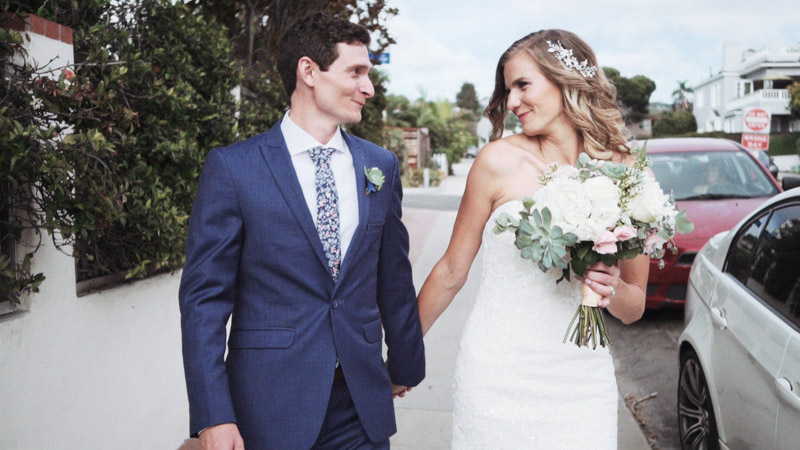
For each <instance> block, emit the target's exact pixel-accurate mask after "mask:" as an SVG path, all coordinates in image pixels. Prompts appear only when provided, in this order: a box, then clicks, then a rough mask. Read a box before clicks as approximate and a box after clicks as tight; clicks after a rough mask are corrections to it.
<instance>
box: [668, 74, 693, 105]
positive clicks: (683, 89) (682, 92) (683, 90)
mask: <svg viewBox="0 0 800 450" xmlns="http://www.w3.org/2000/svg"><path fill="white" fill-rule="evenodd" d="M686 83H688V81H678V89H675V90H674V91H672V98H673V100H674V101H673V108H674V109H676V110H680V111H691V110H692V105H691V103H689V99H688V98H687V97H686V94H689V93H692V92H694V89H692V88H691V87H689V86H687V85H686Z"/></svg>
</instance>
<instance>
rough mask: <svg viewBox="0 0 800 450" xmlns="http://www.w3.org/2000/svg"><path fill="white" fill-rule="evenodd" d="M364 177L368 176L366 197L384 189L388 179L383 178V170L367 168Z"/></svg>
mask: <svg viewBox="0 0 800 450" xmlns="http://www.w3.org/2000/svg"><path fill="white" fill-rule="evenodd" d="M364 175H366V176H367V192H366V195H369V194H371V193H373V192H378V191H380V190H381V188H382V187H383V182H384V180H385V179H386V178H385V177H384V176H383V172H381V169H378V168H377V167H373V168H371V169H367V166H364Z"/></svg>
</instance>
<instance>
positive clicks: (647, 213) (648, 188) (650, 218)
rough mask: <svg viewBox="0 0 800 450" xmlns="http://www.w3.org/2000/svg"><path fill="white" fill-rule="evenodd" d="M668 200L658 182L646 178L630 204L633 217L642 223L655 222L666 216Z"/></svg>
mask: <svg viewBox="0 0 800 450" xmlns="http://www.w3.org/2000/svg"><path fill="white" fill-rule="evenodd" d="M668 199H669V197H667V195H666V194H664V191H662V190H661V185H659V184H658V181H656V180H655V179H653V178H652V177H646V178H645V179H644V180H643V182H642V185H641V188H640V189H639V191H638V192H637V193H636V194H635V195H634V196H633V197H632V198H631V201H630V203H629V204H628V208H629V210H630V213H631V217H632V218H633V219H635V220H638V221H640V222H646V223H651V222H655V221H656V220H658V219H660V218H661V217H662V216H663V215H664V214H665V212H666V211H665V208H664V205H665V204H666V203H667V201H668Z"/></svg>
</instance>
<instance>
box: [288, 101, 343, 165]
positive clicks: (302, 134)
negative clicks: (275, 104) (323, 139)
mask: <svg viewBox="0 0 800 450" xmlns="http://www.w3.org/2000/svg"><path fill="white" fill-rule="evenodd" d="M281 132H282V133H283V139H284V140H285V141H286V147H288V149H289V154H290V155H292V156H295V155H299V154H300V153H303V152H306V151H308V150H310V149H312V148H314V147H319V146H322V147H331V148H334V149H336V151H337V152H347V145H346V144H345V142H344V139H343V138H342V133H341V129H339V130H337V132H336V133H333V136H332V137H331V140H330V141H328V142H327V143H325V144H322V143H320V142H319V141H317V140H316V139H314V138H313V137H312V136H311V135H310V134H308V132H306V130H304V129H302V128H300V126H299V125H297V124H296V123H294V121H292V119H291V118H290V117H289V111H287V112H286V114H285V115H284V116H283V120H282V121H281Z"/></svg>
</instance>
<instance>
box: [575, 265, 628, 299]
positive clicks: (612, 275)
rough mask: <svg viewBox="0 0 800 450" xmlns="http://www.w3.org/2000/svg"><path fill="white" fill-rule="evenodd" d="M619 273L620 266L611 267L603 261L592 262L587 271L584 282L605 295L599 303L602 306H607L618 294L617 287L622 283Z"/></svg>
mask: <svg viewBox="0 0 800 450" xmlns="http://www.w3.org/2000/svg"><path fill="white" fill-rule="evenodd" d="M619 273H620V271H619V267H617V266H611V267H609V266H607V265H605V264H603V263H601V262H597V263H594V264H592V265H591V266H589V268H588V270H587V271H586V274H585V275H584V277H583V282H584V283H586V285H587V286H589V287H591V288H592V290H593V291H595V292H597V293H598V294H600V295H602V296H603V298H602V299H600V302H599V303H598V304H597V306H599V307H600V308H606V307H607V306H608V305H609V304H610V303H611V298H612V297H614V296H615V295H617V288H618V287H619V285H620V278H619Z"/></svg>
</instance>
